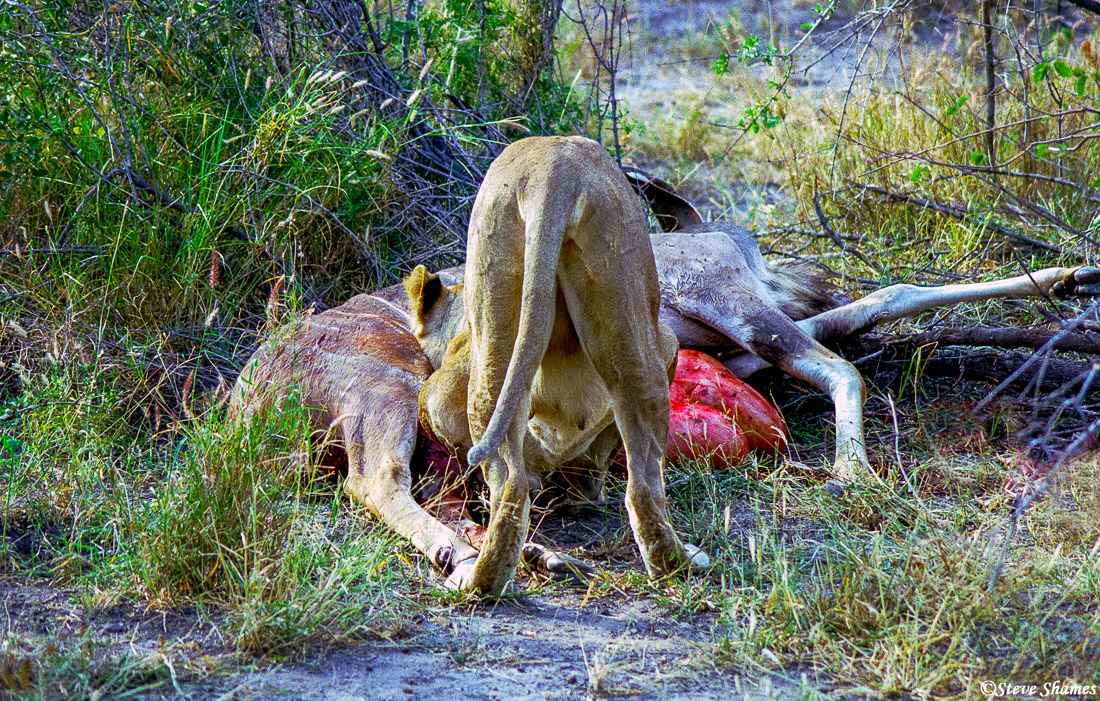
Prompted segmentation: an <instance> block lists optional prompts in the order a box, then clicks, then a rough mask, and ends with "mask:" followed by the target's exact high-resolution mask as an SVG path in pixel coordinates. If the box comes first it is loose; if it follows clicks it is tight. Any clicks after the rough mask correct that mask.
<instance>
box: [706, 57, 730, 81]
mask: <svg viewBox="0 0 1100 701" xmlns="http://www.w3.org/2000/svg"><path fill="white" fill-rule="evenodd" d="M710 69H711V70H712V71H714V75H715V76H723V75H725V74H727V73H729V72H730V57H729V55H728V54H722V55H721V56H719V57H718V60H717V61H715V62H714V65H713V66H711V67H710Z"/></svg>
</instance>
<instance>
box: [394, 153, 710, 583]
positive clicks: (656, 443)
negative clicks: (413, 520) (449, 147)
mask: <svg viewBox="0 0 1100 701" xmlns="http://www.w3.org/2000/svg"><path fill="white" fill-rule="evenodd" d="M406 284H407V287H408V291H409V294H410V297H411V298H412V300H413V309H414V331H415V333H416V335H417V337H418V338H419V339H420V340H421V343H422V345H423V346H424V348H425V350H426V351H427V353H428V356H429V357H430V358H432V360H433V364H435V365H437V366H438V368H439V369H438V370H437V371H436V372H435V373H434V374H433V375H432V376H431V377H430V378H429V379H428V381H427V382H426V383H425V384H424V388H423V390H422V391H421V395H420V407H421V421H422V423H424V424H425V426H426V427H427V428H429V429H430V430H431V431H432V432H434V434H435V435H436V436H437V437H438V438H440V439H442V440H443V442H444V443H447V444H449V445H450V446H451V447H453V448H455V449H460V448H469V453H468V460H469V464H470V465H471V466H479V465H480V466H482V472H483V475H484V477H485V481H486V483H487V484H488V486H489V492H490V504H489V507H490V516H489V525H488V531H487V535H486V539H485V542H484V545H483V547H482V549H481V552H480V554H478V555H477V556H470V558H468V559H467V560H465V561H456V562H455V567H454V572H453V573H452V574H451V576H450V578H449V579H448V583H449V584H450V585H451V586H454V587H458V588H461V589H464V590H468V591H477V592H480V593H482V594H484V595H496V594H499V593H500V592H501V591H502V590H503V589H504V588H505V587H506V586H507V584H508V583H509V582H510V581H511V579H512V577H513V573H514V572H515V569H516V566H517V564H518V562H519V558H520V552H521V547H522V544H523V539H524V537H525V535H526V533H527V527H528V514H529V509H530V487H529V480H531V479H532V478H535V479H537V476H538V474H539V473H545V472H548V471H551V470H554V469H556V468H557V467H558V466H560V465H562V464H563V463H564V462H566V461H568V460H571V459H573V458H576V457H578V456H580V455H581V454H582V453H584V452H585V451H586V450H587V449H588V448H589V447H590V446H592V444H593V443H594V442H595V441H596V439H597V437H598V436H599V435H600V434H601V433H602V432H604V431H605V430H613V429H609V427H610V426H611V424H612V422H614V429H617V430H618V433H619V434H620V435H621V436H622V442H623V445H624V447H625V449H626V458H627V475H628V481H627V491H626V506H627V512H628V515H629V519H630V524H631V527H632V528H633V530H634V536H635V539H636V541H637V543H638V546H639V548H640V549H641V553H642V560H643V562H644V563H645V566H646V570H647V571H648V572H649V574H650V575H651V576H659V575H664V574H669V573H672V572H675V571H678V570H682V569H685V568H688V567H692V566H702V565H703V564H705V555H703V554H702V553H701V552H699V551H698V549H696V548H694V547H691V546H688V547H685V546H684V545H683V544H682V543H681V542H680V540H679V538H678V537H677V536H676V534H675V533H674V532H673V530H672V526H671V524H670V523H669V520H668V513H667V506H666V499H665V491H664V482H663V479H662V463H663V459H664V452H665V445H666V440H667V436H668V422H669V405H668V385H669V371H670V369H671V367H672V365H673V363H674V361H675V358H676V349H677V344H676V337H675V336H674V335H673V334H672V332H671V330H670V329H669V328H668V327H667V325H665V324H664V323H662V322H661V321H660V319H659V316H658V313H659V309H660V292H659V288H658V283H657V271H656V268H655V267H654V262H653V253H652V250H651V249H650V243H649V235H648V232H647V227H646V221H645V217H644V216H643V211H642V208H641V206H640V203H639V201H638V198H637V196H636V195H635V194H634V192H633V190H632V189H631V187H630V184H629V183H628V182H627V180H626V178H625V176H624V175H623V173H622V172H621V171H620V170H619V168H618V166H616V165H615V163H614V161H612V160H611V158H610V157H608V155H607V153H606V152H605V151H604V149H603V147H601V146H600V145H599V144H597V143H595V142H594V141H590V140H588V139H584V138H580V137H531V138H528V139H523V140H521V141H518V142H516V143H514V144H512V145H511V146H509V147H508V148H506V149H505V150H504V151H503V152H502V153H501V154H500V156H499V157H498V158H497V159H496V160H495V161H494V162H493V164H492V165H491V166H490V168H489V171H488V173H487V174H486V176H485V180H484V182H483V183H482V186H481V188H480V190H479V191H478V195H477V198H476V200H475V202H474V207H473V211H472V213H471V216H470V227H469V235H468V239H467V256H466V269H465V284H464V290H462V294H455V293H454V292H453V291H450V290H448V289H447V288H445V287H444V286H443V285H441V284H440V283H439V280H438V278H434V277H433V276H429V275H427V274H426V273H425V272H424V271H423V270H422V269H421V270H418V271H417V272H416V273H414V275H413V276H412V277H410V279H409V280H408V281H407V283H406ZM444 344H446V347H445V350H444Z"/></svg>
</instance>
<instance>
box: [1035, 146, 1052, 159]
mask: <svg viewBox="0 0 1100 701" xmlns="http://www.w3.org/2000/svg"><path fill="white" fill-rule="evenodd" d="M1049 154H1050V146H1048V145H1046V144H1039V145H1037V146H1036V147H1035V155H1036V156H1038V157H1039V158H1046V157H1047V155H1049Z"/></svg>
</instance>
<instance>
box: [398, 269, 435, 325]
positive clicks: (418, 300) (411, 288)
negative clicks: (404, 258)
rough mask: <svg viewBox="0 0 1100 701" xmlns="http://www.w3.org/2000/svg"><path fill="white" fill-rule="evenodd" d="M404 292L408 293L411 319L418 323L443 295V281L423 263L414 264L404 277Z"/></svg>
mask: <svg viewBox="0 0 1100 701" xmlns="http://www.w3.org/2000/svg"><path fill="white" fill-rule="evenodd" d="M404 284H405V292H407V293H408V295H409V302H411V304H410V305H409V308H410V309H411V310H412V315H413V319H414V320H415V321H416V322H417V323H420V322H422V321H423V319H424V317H425V316H426V315H427V314H428V312H430V311H431V310H432V307H434V306H435V303H436V302H438V301H439V298H440V297H442V296H443V281H442V280H440V279H439V276H438V275H436V274H435V273H431V272H428V269H427V268H425V267H424V266H423V265H418V266H416V267H415V268H414V269H413V271H412V272H411V273H409V276H408V277H407V278H405V282H404Z"/></svg>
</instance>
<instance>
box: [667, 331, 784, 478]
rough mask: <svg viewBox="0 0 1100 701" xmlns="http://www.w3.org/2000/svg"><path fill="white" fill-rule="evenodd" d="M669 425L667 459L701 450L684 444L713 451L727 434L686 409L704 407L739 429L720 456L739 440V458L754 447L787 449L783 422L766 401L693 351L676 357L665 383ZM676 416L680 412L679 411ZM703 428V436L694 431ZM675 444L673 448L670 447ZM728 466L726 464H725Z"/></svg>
mask: <svg viewBox="0 0 1100 701" xmlns="http://www.w3.org/2000/svg"><path fill="white" fill-rule="evenodd" d="M669 400H670V402H671V403H670V407H671V408H672V414H673V416H674V418H673V419H672V422H671V423H672V425H673V426H674V427H675V428H674V429H670V432H669V451H668V455H669V457H670V458H672V457H674V456H679V455H682V456H683V457H703V455H705V454H706V452H702V453H701V452H699V450H697V449H688V450H686V452H685V446H686V447H690V446H697V447H699V448H701V447H702V446H708V447H710V448H712V449H717V448H718V444H717V443H716V442H715V441H716V436H731V432H730V431H729V430H728V429H724V428H721V427H720V425H719V419H718V418H717V417H713V416H710V415H706V416H705V418H704V415H703V414H701V413H699V412H698V411H696V410H694V409H689V408H685V407H699V406H705V407H708V408H710V409H713V410H714V411H715V412H717V413H718V414H721V415H724V416H726V417H728V418H729V419H730V423H731V424H732V425H733V426H734V427H735V428H737V429H739V436H738V437H737V438H733V437H729V438H728V440H729V441H730V444H729V446H727V447H726V448H724V449H723V451H722V455H723V456H724V457H723V458H722V459H723V460H728V459H730V458H729V456H733V455H736V454H737V453H738V451H739V450H742V449H741V448H740V445H741V444H744V445H745V446H746V447H745V448H744V449H743V451H744V452H743V453H742V454H741V456H740V458H737V459H741V458H743V457H744V456H745V455H747V454H748V453H749V452H751V451H754V450H758V451H761V452H764V453H770V454H774V453H776V452H779V451H781V450H783V449H784V448H786V447H787V426H786V424H784V423H783V417H781V416H780V415H779V412H778V411H777V410H776V408H775V407H774V406H772V404H771V402H769V401H768V400H767V399H765V398H764V397H763V396H762V395H761V394H760V393H759V392H757V391H756V390H755V389H753V388H752V387H750V386H749V385H747V384H745V382H743V381H742V380H740V379H739V378H737V377H736V376H734V375H733V373H731V372H730V371H729V370H727V369H726V368H725V366H724V365H722V363H721V362H719V361H718V360H717V359H715V358H712V357H711V356H709V355H707V354H705V353H700V352H699V351H693V350H682V351H680V353H679V355H678V356H677V362H676V376H675V379H674V380H673V382H672V386H671V387H669ZM678 414H679V415H678ZM703 430H705V431H707V432H709V435H703V434H702V433H699V431H703ZM674 442H675V449H674V445H673V444H674ZM727 464H728V463H727Z"/></svg>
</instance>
